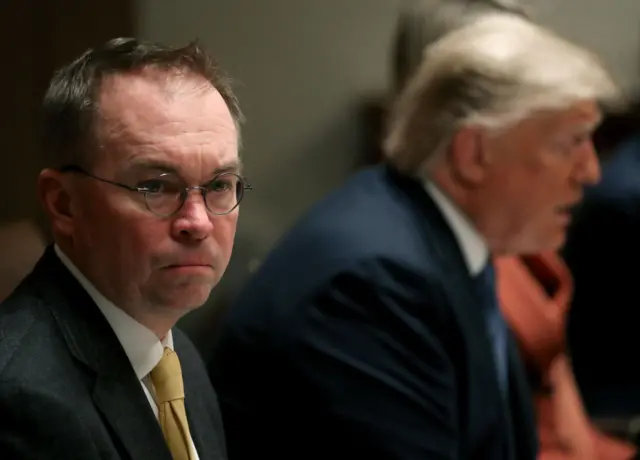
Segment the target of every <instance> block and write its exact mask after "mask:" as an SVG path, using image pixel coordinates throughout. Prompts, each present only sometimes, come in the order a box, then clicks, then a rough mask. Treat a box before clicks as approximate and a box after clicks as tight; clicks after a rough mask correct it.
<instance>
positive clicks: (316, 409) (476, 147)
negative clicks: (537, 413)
mask: <svg viewBox="0 0 640 460" xmlns="http://www.w3.org/2000/svg"><path fill="white" fill-rule="evenodd" d="M545 69H546V70H549V69H553V70H554V72H552V73H551V77H552V78H551V77H550V78H549V79H547V78H546V77H545V75H548V73H544V72H543V73H541V72H542V71H543V70H545ZM615 93H616V89H615V87H614V85H613V84H612V83H611V80H610V78H609V76H608V74H607V72H606V71H605V70H604V69H603V68H602V67H601V66H600V64H599V63H598V62H597V60H596V59H594V58H593V56H592V55H590V54H589V53H587V52H585V51H584V50H582V49H580V48H579V47H576V46H575V45H573V44H571V43H569V42H567V41H565V40H563V39H561V38H559V37H557V36H555V35H553V34H551V33H549V32H547V31H546V30H544V29H543V28H541V27H538V26H536V25H534V24H532V23H530V22H528V21H526V20H524V19H522V18H519V17H517V16H516V15H507V14H504V15H487V16H486V17H482V18H478V19H477V20H475V21H472V22H470V23H469V24H466V25H463V26H461V27H460V28H458V29H457V30H455V31H453V32H451V33H450V34H447V35H446V36H444V37H443V38H442V39H441V40H439V41H437V42H436V43H434V44H433V45H432V46H430V47H429V48H428V49H427V50H426V52H425V58H424V60H423V62H422V63H421V65H420V67H419V68H418V70H417V71H416V73H415V75H414V76H413V78H412V79H411V80H410V81H409V83H408V85H407V87H406V89H405V90H404V91H403V93H402V94H401V96H400V98H399V100H398V102H397V104H396V107H395V109H394V111H393V113H392V116H391V119H390V125H389V133H388V136H387V139H386V142H385V146H384V149H385V155H386V164H384V165H381V166H376V167H372V168H370V169H367V170H365V171H363V172H361V173H359V174H357V175H356V176H355V177H353V178H352V179H350V180H349V181H347V183H346V184H344V185H343V186H342V187H341V188H339V189H338V190H337V191H335V192H334V193H332V194H331V195H330V196H328V197H327V198H325V199H324V200H322V201H321V202H320V203H318V204H317V205H316V206H314V207H313V208H312V209H311V210H310V211H309V213H308V214H307V215H306V216H305V217H303V218H302V219H301V221H300V222H298V223H297V224H296V225H295V227H294V228H293V229H292V230H291V231H290V232H289V233H288V234H287V235H286V236H285V237H284V238H283V239H282V240H281V241H280V242H279V243H278V245H277V246H276V248H275V249H274V250H273V251H272V252H271V254H270V255H269V256H268V257H267V259H266V260H265V261H264V262H263V264H262V266H261V267H260V269H259V270H258V272H257V274H255V276H254V277H253V278H252V279H251V280H250V281H249V283H248V285H247V286H246V287H245V289H244V291H243V292H242V293H241V294H240V297H239V299H238V301H237V303H236V304H235V305H232V306H231V308H230V309H229V311H228V315H227V317H226V318H225V321H224V323H223V324H222V327H221V332H220V340H219V343H218V345H217V349H216V353H215V357H214V360H213V361H212V367H211V375H212V377H213V379H214V385H216V389H217V390H218V394H219V395H220V401H221V407H222V413H223V420H224V422H225V429H226V432H227V443H228V446H229V458H230V459H231V460H244V459H252V458H256V457H258V456H267V455H273V456H276V457H278V458H279V459H299V458H304V459H327V458H345V459H346V458H349V459H361V458H362V459H380V460H392V459H393V460H424V459H443V460H444V459H451V460H453V459H476V460H480V459H486V460H500V459H510V460H516V459H517V460H528V459H529V460H533V459H534V458H535V456H536V433H535V427H534V423H533V420H532V419H533V415H532V409H531V397H530V390H529V388H528V387H527V380H526V377H525V375H523V369H522V367H521V363H520V361H519V359H518V356H517V350H516V349H515V347H514V343H513V340H512V338H511V337H510V336H509V332H508V330H507V328H506V325H505V323H504V320H503V319H502V317H501V316H500V313H499V310H498V306H497V300H496V295H495V286H494V280H493V266H492V263H491V256H492V255H494V254H519V253H525V252H538V251H542V250H546V249H553V248H557V247H558V246H560V244H561V243H562V242H563V239H564V233H565V227H566V224H567V219H568V211H569V208H570V206H572V205H573V204H575V202H576V201H577V200H578V199H579V198H580V195H581V189H582V186H583V185H584V184H588V183H593V182H595V181H596V180H597V179H598V174H599V166H598V161H597V158H596V156H595V153H594V151H593V149H592V145H591V141H590V134H591V132H592V130H593V129H594V128H595V126H596V124H597V123H598V120H599V117H600V114H599V110H598V107H597V105H596V100H598V99H600V98H601V97H602V98H604V99H607V98H608V97H609V96H612V95H615ZM560 101H562V102H560Z"/></svg>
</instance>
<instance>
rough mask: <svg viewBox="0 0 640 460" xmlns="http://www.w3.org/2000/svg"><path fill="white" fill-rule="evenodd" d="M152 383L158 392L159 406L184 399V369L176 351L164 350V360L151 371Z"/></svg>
mask: <svg viewBox="0 0 640 460" xmlns="http://www.w3.org/2000/svg"><path fill="white" fill-rule="evenodd" d="M151 381H152V382H153V386H154V388H155V390H156V397H157V399H158V404H162V403H165V402H169V401H175V400H177V399H184V385H183V383H182V369H181V367H180V360H179V359H178V355H177V354H176V352H175V351H173V350H172V349H170V348H165V349H164V354H163V355H162V359H161V360H160V362H159V363H158V365H157V366H156V367H154V368H153V370H152V371H151Z"/></svg>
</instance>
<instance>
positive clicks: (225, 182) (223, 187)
mask: <svg viewBox="0 0 640 460" xmlns="http://www.w3.org/2000/svg"><path fill="white" fill-rule="evenodd" d="M233 188H234V185H233V183H232V181H231V180H230V179H216V180H214V181H212V182H210V183H209V190H211V191H212V192H226V191H227V190H231V189H233Z"/></svg>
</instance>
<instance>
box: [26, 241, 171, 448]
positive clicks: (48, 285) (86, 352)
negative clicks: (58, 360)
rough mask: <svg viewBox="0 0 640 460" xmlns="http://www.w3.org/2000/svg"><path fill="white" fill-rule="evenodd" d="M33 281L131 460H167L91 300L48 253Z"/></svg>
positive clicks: (124, 360) (131, 375)
mask: <svg viewBox="0 0 640 460" xmlns="http://www.w3.org/2000/svg"><path fill="white" fill-rule="evenodd" d="M32 276H34V277H37V278H38V280H41V283H40V284H41V285H42V289H43V291H42V298H43V299H44V301H46V302H47V303H48V305H49V308H50V310H51V313H52V315H53V317H54V318H55V319H56V321H57V323H58V326H59V328H60V331H61V333H62V335H63V337H64V339H65V341H66V343H67V346H68V347H69V351H70V353H71V354H72V355H73V356H74V357H75V358H76V359H77V360H78V361H79V362H80V363H82V365H83V366H84V369H85V370H86V372H87V373H88V374H90V375H91V376H92V377H93V378H94V381H95V386H94V392H93V399H94V402H95V405H96V407H97V408H98V410H99V411H100V412H101V413H102V414H103V416H104V418H105V420H106V422H107V423H108V424H109V425H110V426H111V428H112V430H113V432H114V433H115V434H116V436H117V438H118V439H119V441H120V442H121V443H122V445H123V446H124V447H125V449H126V451H127V452H128V454H129V456H130V457H131V458H132V459H142V458H153V459H158V460H171V454H170V453H169V450H168V448H167V447H166V443H165V441H164V437H163V435H162V430H161V429H160V425H159V423H158V421H157V420H156V418H155V416H154V414H153V411H152V409H151V407H150V406H149V402H148V400H147V398H146V395H145V394H144V391H143V389H142V387H141V385H140V381H139V380H138V378H137V376H136V375H135V372H134V370H133V368H132V366H131V363H130V362H129V359H128V357H127V355H126V353H125V351H124V350H123V348H122V346H121V345H120V342H119V341H118V338H117V337H116V335H115V333H114V332H113V330H112V329H111V326H110V325H109V323H108V322H107V320H106V319H105V318H104V316H103V315H102V313H101V312H100V310H99V309H98V307H97V306H96V305H95V303H94V302H93V300H92V299H91V297H90V296H89V295H88V294H87V292H86V291H85V290H84V289H83V288H82V287H81V286H80V284H79V283H78V281H77V280H76V279H75V278H74V277H73V275H72V274H71V273H70V272H69V271H68V270H67V269H66V267H65V266H64V265H63V264H62V262H61V261H60V260H59V259H58V257H57V256H56V255H55V252H54V251H53V247H49V248H47V250H46V251H45V254H44V255H43V257H42V259H41V260H40V262H38V264H37V265H36V267H35V269H34V272H33V274H32Z"/></svg>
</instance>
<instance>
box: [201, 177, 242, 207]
mask: <svg viewBox="0 0 640 460" xmlns="http://www.w3.org/2000/svg"><path fill="white" fill-rule="evenodd" d="M243 193H244V182H243V181H242V178H241V177H240V176H238V175H237V174H233V173H224V174H220V175H219V176H216V177H215V178H214V179H213V180H212V181H211V182H210V183H209V186H208V188H207V207H208V208H209V211H211V212H212V213H214V214H226V213H228V212H231V211H233V210H234V209H235V208H236V206H238V204H240V200H242V195H243Z"/></svg>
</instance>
